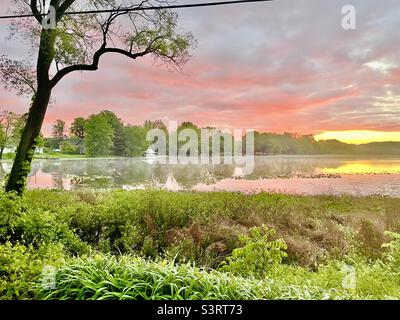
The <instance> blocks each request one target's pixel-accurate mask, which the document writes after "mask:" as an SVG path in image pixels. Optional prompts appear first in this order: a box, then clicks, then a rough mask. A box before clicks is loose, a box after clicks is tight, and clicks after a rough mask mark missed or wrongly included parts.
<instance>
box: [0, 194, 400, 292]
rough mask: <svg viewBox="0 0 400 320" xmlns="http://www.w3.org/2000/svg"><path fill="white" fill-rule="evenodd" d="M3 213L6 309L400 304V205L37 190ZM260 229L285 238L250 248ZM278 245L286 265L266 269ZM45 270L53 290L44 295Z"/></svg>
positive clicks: (1, 271) (1, 285)
mask: <svg viewBox="0 0 400 320" xmlns="http://www.w3.org/2000/svg"><path fill="white" fill-rule="evenodd" d="M0 213H1V214H0V262H3V263H0V279H1V282H0V296H2V298H12V299H20V298H24V299H26V298H35V299H53V298H57V299H200V298H202V299H208V298H214V299H389V298H400V292H399V288H400V276H399V275H400V269H399V267H398V265H399V260H400V259H399V258H398V256H397V255H396V254H392V255H391V256H388V252H389V251H390V250H392V251H393V250H394V252H397V251H396V250H398V249H396V248H398V247H399V246H398V244H395V245H393V246H392V247H390V248H382V245H383V244H384V243H388V242H390V241H391V238H390V237H389V236H388V235H387V234H386V233H384V232H385V231H392V232H397V233H399V232H400V199H394V198H387V197H380V196H376V197H352V196H289V195H282V194H266V193H263V194H257V195H243V194H237V193H227V192H218V193H194V192H178V193H174V192H167V191H140V190H139V191H113V192H108V193H104V192H96V191H74V192H64V191H51V190H33V191H29V192H27V193H26V195H25V196H24V198H23V199H18V198H16V197H14V196H12V195H6V194H1V193H0ZM260 226H267V227H268V228H269V229H271V228H273V229H274V230H276V234H274V233H272V232H271V233H268V237H267V236H262V235H257V236H256V237H255V238H254V239H253V238H252V232H251V231H250V230H252V228H254V227H256V228H257V227H260ZM256 230H257V229H256ZM243 239H245V243H244V242H243ZM280 239H282V241H283V242H284V243H285V245H284V244H282V243H281V240H280ZM246 241H247V242H246ZM278 244H279V250H284V251H286V253H287V255H286V254H279V257H280V258H279V259H278V260H279V261H278V263H274V264H273V265H271V266H270V267H268V264H269V262H268V261H270V257H272V256H274V253H273V251H271V250H275V249H276V248H277V247H276V246H277V245H278ZM286 245H287V250H286V249H285V248H286ZM55 248H56V249H55ZM266 248H267V249H266ZM393 248H394V249H393ZM254 252H257V254H254ZM260 254H261V255H265V258H264V259H261V258H262V257H260V256H259V255H260ZM232 257H234V258H232ZM282 258H283V260H282ZM229 261H231V262H229ZM233 261H236V264H235V267H233ZM238 261H239V262H238ZM261 261H263V265H262V266H260V262H261ZM226 263H228V264H229V263H231V264H232V266H231V267H229V266H228V267H226ZM48 264H50V265H54V266H56V267H57V268H58V271H57V277H56V284H57V285H56V288H57V289H56V290H44V289H43V288H41V287H40V285H39V284H40V276H41V268H42V267H43V266H45V265H48ZM346 266H352V268H354V269H351V270H355V277H356V283H357V284H356V287H355V288H354V289H345V288H344V287H343V283H342V282H343V279H344V277H345V276H346V274H347V273H349V272H350V271H348V270H347V269H346V268H347V267H346ZM265 270H267V272H265ZM346 270H347V271H346ZM351 272H352V271H351ZM351 272H350V275H352V273H351ZM27 288H31V289H30V290H27ZM32 288H33V289H32Z"/></svg>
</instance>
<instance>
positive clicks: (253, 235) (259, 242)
mask: <svg viewBox="0 0 400 320" xmlns="http://www.w3.org/2000/svg"><path fill="white" fill-rule="evenodd" d="M273 236H275V230H274V229H268V227H266V226H264V225H263V226H262V227H254V228H251V229H250V230H249V235H243V236H240V237H239V240H240V241H241V242H242V243H243V244H244V246H243V247H241V248H236V249H234V250H233V251H232V255H231V256H229V257H228V258H227V263H226V264H224V265H223V266H222V270H224V271H230V272H233V273H235V274H240V275H247V276H258V277H264V276H265V275H266V274H268V272H269V271H270V269H271V267H272V266H274V265H276V264H280V263H281V262H282V260H283V258H285V257H286V256H287V254H286V252H285V250H286V249H287V245H286V243H285V242H284V241H283V240H281V239H277V240H270V238H271V237H273Z"/></svg>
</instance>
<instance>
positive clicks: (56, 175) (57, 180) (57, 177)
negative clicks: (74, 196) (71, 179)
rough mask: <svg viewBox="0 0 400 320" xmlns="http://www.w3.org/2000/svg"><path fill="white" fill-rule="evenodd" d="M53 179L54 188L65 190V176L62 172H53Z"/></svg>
mask: <svg viewBox="0 0 400 320" xmlns="http://www.w3.org/2000/svg"><path fill="white" fill-rule="evenodd" d="M51 176H52V179H53V188H54V189H57V190H64V177H63V174H62V173H60V172H53V173H52V174H51Z"/></svg>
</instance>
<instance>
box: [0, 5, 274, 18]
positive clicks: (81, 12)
mask: <svg viewBox="0 0 400 320" xmlns="http://www.w3.org/2000/svg"><path fill="white" fill-rule="evenodd" d="M272 1H275V0H235V1H218V2H203V3H190V4H175V5H167V6H148V7H136V8H118V9H104V10H87V11H67V12H64V13H63V15H78V14H95V13H113V12H118V11H123V12H134V11H150V10H164V9H183V8H199V7H215V6H223V5H234V4H244V3H252V2H272ZM46 15H47V14H46V13H39V14H32V13H31V14H21V15H6V16H0V19H14V18H31V17H42V16H46Z"/></svg>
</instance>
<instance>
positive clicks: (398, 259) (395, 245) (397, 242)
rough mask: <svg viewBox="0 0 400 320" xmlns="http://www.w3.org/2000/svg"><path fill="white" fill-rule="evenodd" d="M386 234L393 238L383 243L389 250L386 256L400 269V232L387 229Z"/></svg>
mask: <svg viewBox="0 0 400 320" xmlns="http://www.w3.org/2000/svg"><path fill="white" fill-rule="evenodd" d="M385 236H387V237H389V238H391V239H392V241H391V242H389V243H384V244H383V245H382V247H383V248H386V249H387V250H388V252H387V253H386V258H387V260H388V262H389V263H390V264H391V265H392V266H393V267H395V268H396V269H398V270H399V271H400V234H399V233H395V232H390V231H386V232H385Z"/></svg>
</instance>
